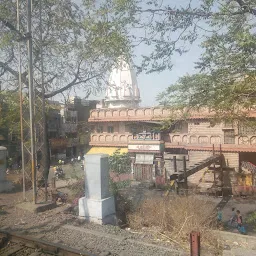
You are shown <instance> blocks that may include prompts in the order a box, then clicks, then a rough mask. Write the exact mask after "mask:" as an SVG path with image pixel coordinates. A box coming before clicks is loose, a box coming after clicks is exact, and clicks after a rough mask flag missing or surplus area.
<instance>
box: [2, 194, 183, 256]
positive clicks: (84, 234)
mask: <svg viewBox="0 0 256 256" xmlns="http://www.w3.org/2000/svg"><path fill="white" fill-rule="evenodd" d="M21 199H22V193H8V194H0V229H6V230H9V231H13V232H20V233H22V234H25V235H30V236H32V237H36V238H40V239H44V240H48V241H51V242H60V243H62V244H64V245H67V246H70V247H73V248H76V249H80V250H87V251H90V252H91V253H93V254H94V255H101V256H103V255H123V256H125V255H135V256H136V255H142V256H144V255H145V256H146V255H147V256H151V255H152V256H153V255H174V256H184V255H187V252H184V251H182V250H181V249H180V248H178V247H177V246H176V245H175V244H170V243H166V242H161V241H157V240H156V239H155V238H154V236H153V235H151V233H150V232H148V231H147V232H146V231H145V232H140V233H138V232H132V231H131V230H125V229H121V228H119V227H117V226H109V225H105V226H101V225H95V224H92V223H86V222H84V221H83V220H80V219H79V218H78V217H77V216H75V215H73V214H70V213H68V212H66V211H65V210H66V209H67V208H68V207H69V205H66V204H65V205H60V206H58V207H57V208H55V209H52V210H48V211H46V212H43V213H37V214H36V213H34V212H31V211H28V210H24V209H22V208H20V206H19V203H20V202H21V201H20V200H21Z"/></svg>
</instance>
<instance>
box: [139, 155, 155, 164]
mask: <svg viewBox="0 0 256 256" xmlns="http://www.w3.org/2000/svg"><path fill="white" fill-rule="evenodd" d="M153 161H154V154H136V160H135V164H153Z"/></svg>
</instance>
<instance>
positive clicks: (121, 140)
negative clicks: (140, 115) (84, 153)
mask: <svg viewBox="0 0 256 256" xmlns="http://www.w3.org/2000/svg"><path fill="white" fill-rule="evenodd" d="M132 138H133V135H132V134H131V133H121V134H120V133H92V134H91V141H90V145H109V146H111V145H113V146H115V145H116V146H117V145H120V146H127V145H128V142H129V141H130V140H132Z"/></svg>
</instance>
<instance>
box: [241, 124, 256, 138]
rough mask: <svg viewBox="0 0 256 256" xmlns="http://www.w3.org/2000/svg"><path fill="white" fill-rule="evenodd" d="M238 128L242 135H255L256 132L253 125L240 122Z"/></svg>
mask: <svg viewBox="0 0 256 256" xmlns="http://www.w3.org/2000/svg"><path fill="white" fill-rule="evenodd" d="M238 130H239V134H240V135H254V134H255V133H256V128H255V126H253V125H244V124H239V127H238Z"/></svg>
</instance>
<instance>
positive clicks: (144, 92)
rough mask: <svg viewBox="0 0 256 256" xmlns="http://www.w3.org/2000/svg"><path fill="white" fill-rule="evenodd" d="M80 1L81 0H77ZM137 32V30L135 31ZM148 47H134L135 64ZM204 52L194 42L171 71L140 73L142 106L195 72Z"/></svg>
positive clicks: (175, 1) (174, 2)
mask: <svg viewBox="0 0 256 256" xmlns="http://www.w3.org/2000/svg"><path fill="white" fill-rule="evenodd" d="M77 1H78V2H79V1H80V0H77ZM188 2H189V0H171V1H170V0H163V3H165V4H170V5H171V6H176V7H178V6H179V5H182V6H184V5H185V6H186V5H187V4H188ZM192 3H195V6H196V5H198V4H199V1H197V0H194V1H193V2H192ZM135 33H136V32H135ZM146 49H147V48H145V47H143V45H140V46H138V47H136V48H135V49H134V55H135V56H136V57H135V58H134V59H133V62H134V63H135V64H138V63H139V60H140V58H141V55H142V54H143V55H149V52H147V50H146ZM201 53H202V49H200V47H199V46H198V43H196V42H195V43H194V44H193V45H192V46H191V47H190V50H189V52H188V53H186V54H184V55H182V56H179V55H178V54H177V55H176V56H174V58H173V69H172V70H170V71H164V72H161V73H152V74H145V73H141V74H139V75H138V77H137V80H138V86H139V89H140V95H141V104H140V105H141V106H142V107H146V106H155V105H157V104H158V102H157V101H156V96H157V95H158V94H159V93H160V92H163V91H164V90H165V89H166V88H167V87H168V86H170V85H171V84H173V83H175V82H176V81H177V80H178V79H179V78H180V77H182V76H183V75H186V74H193V73H195V72H196V71H195V69H194V62H195V61H197V60H198V59H199V57H200V54H201ZM104 96H105V95H104V93H102V94H101V95H97V96H93V95H92V96H90V97H89V99H103V98H104Z"/></svg>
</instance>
